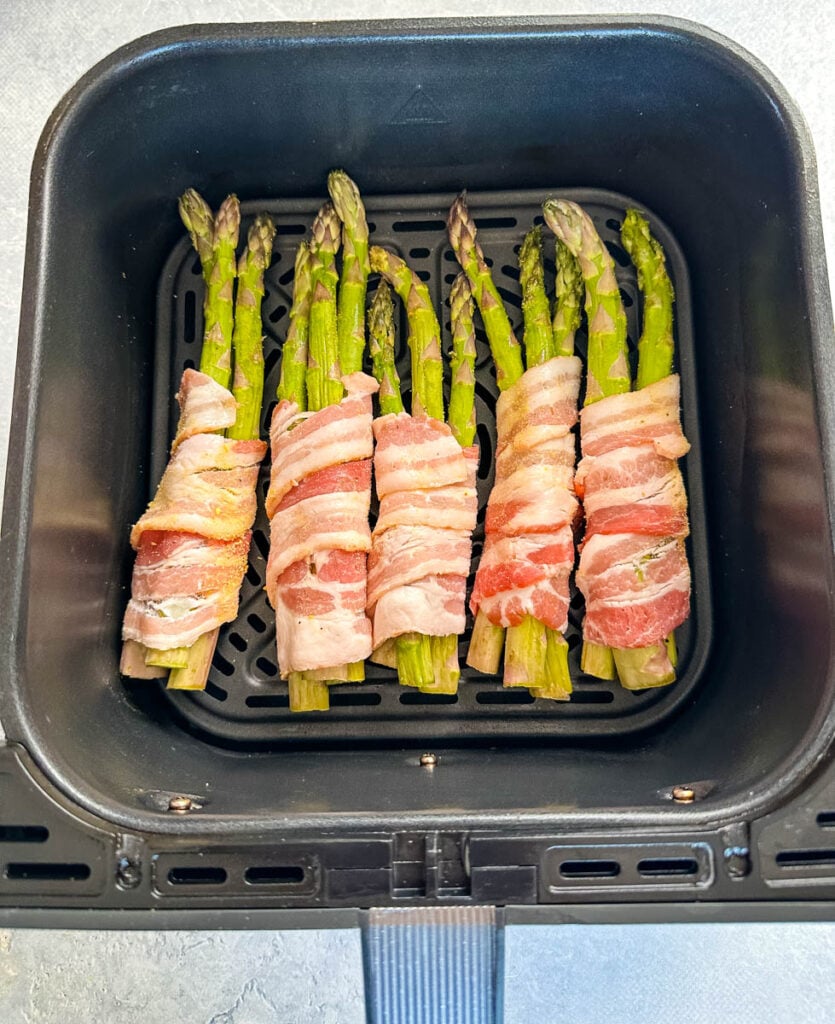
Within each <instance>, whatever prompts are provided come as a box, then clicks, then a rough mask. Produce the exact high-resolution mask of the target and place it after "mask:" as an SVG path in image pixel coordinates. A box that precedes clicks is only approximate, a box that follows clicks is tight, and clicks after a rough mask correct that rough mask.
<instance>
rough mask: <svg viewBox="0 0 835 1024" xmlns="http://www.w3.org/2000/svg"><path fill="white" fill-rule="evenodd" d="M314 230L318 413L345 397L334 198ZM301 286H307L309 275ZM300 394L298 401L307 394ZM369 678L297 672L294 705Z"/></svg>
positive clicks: (358, 672) (333, 669)
mask: <svg viewBox="0 0 835 1024" xmlns="http://www.w3.org/2000/svg"><path fill="white" fill-rule="evenodd" d="M312 234H313V239H312V241H311V243H310V253H311V260H310V270H311V279H312V295H311V298H310V312H309V324H308V339H307V341H308V351H307V377H306V383H307V407H308V410H309V411H310V412H318V411H319V410H320V409H323V408H325V407H326V406H328V405H335V404H336V403H337V402H339V401H341V399H342V396H343V394H344V388H343V386H342V379H341V369H342V368H341V366H340V360H339V340H338V339H339V333H338V327H337V287H338V281H339V278H338V275H337V272H336V253H337V252H338V250H339V238H340V222H339V217H338V216H337V213H336V209H335V208H334V205H333V203H331V202H327V203H325V204H324V205H323V206H322V208H321V209H320V210H319V212H318V214H317V215H316V218H315V220H314V222H313V229H312ZM299 258H300V259H301V258H302V257H299ZM301 287H305V281H304V280H303V281H302V282H301ZM293 305H294V307H296V306H297V305H300V306H301V305H302V303H301V302H299V303H297V302H296V301H295V296H294V303H293ZM302 308H303V307H302ZM294 344H295V342H294ZM361 364H362V350H360V365H361ZM294 397H295V399H296V401H298V398H299V397H301V396H298V395H297V396H294ZM300 407H301V406H300ZM364 678H365V673H364V668H363V666H362V665H359V664H355V665H345V664H343V665H334V666H330V667H328V668H325V669H317V670H315V671H313V672H291V673H290V676H289V689H290V710H291V711H326V710H327V709H328V707H329V706H330V698H329V694H328V683H329V682H332V683H336V682H360V681H362V679H364Z"/></svg>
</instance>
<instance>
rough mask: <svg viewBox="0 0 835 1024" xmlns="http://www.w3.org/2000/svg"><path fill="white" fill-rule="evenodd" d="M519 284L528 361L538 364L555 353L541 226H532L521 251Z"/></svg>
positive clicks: (533, 364) (534, 364) (531, 364)
mask: <svg viewBox="0 0 835 1024" xmlns="http://www.w3.org/2000/svg"><path fill="white" fill-rule="evenodd" d="M519 283H520V285H521V286H522V315H523V317H524V322H525V328H524V330H525V333H524V341H525V360H526V362H527V365H528V366H539V364H540V363H545V362H547V361H548V360H549V359H552V358H553V357H554V356H555V355H556V354H557V350H556V346H555V345H554V330H553V327H552V325H551V307H550V304H549V302H548V296H547V294H546V292H545V266H544V264H543V262H542V228H541V227H539V225H537V226H536V227H532V228H531V229H530V231H529V232H528V233H527V234H526V235H525V239H524V241H523V242H522V247H521V249H520V250H519Z"/></svg>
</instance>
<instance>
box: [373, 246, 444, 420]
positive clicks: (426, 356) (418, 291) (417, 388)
mask: <svg viewBox="0 0 835 1024" xmlns="http://www.w3.org/2000/svg"><path fill="white" fill-rule="evenodd" d="M370 259H371V269H372V270H373V271H374V272H375V273H377V274H380V275H382V277H383V278H385V280H386V281H388V283H389V284H390V285H391V286H392V288H393V289H394V290H395V291H396V292H397V294H398V295H399V296H400V300H401V302H402V303H403V305H404V306H405V308H406V317H407V319H408V322H409V351H410V353H411V363H412V415H413V416H431V417H432V418H433V419H436V420H443V418H444V393H443V375H444V367H443V362H442V361H441V325H440V324H439V323H438V317H437V316H436V315H435V310H434V309H433V307H432V299H431V298H430V296H429V289H428V288H427V287H426V285H425V284H424V283H423V281H421V279H420V278H419V277H418V276H417V274H416V273H415V272H414V271H413V270H411V269H410V268H409V267H408V266H407V265H406V264H405V263H404V262H403V260H401V259H400V257H399V256H396V255H395V254H394V253H393V252H389V251H388V250H387V249H382V248H380V246H378V245H373V246H372V247H371V253H370Z"/></svg>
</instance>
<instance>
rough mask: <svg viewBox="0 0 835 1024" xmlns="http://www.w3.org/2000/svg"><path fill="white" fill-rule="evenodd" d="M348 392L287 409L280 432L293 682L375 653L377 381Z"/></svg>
mask: <svg viewBox="0 0 835 1024" xmlns="http://www.w3.org/2000/svg"><path fill="white" fill-rule="evenodd" d="M343 383H344V385H345V390H346V394H345V397H344V398H343V399H342V401H341V402H339V404H338V405H330V406H327V407H326V408H324V409H321V410H320V411H318V412H315V413H301V412H299V408H298V406H297V405H296V404H295V403H294V402H288V401H282V402H280V403H279V404H278V406H277V408H276V410H275V412H274V413H273V419H272V424H271V426H270V443H271V447H272V459H273V464H272V474H271V478H270V490H269V493H268V495H267V502H266V504H267V515H268V516H270V555H269V559H268V562H267V582H266V590H267V595H268V597H269V599H270V603H271V604H272V606H273V608H274V609H275V615H276V648H277V654H278V663H279V667H280V670H281V675H282V677H283V678H286V677H287V676H288V675H289V674H290V673H291V672H305V671H310V670H313V669H320V668H332V667H334V666H337V665H342V664H345V663H351V662H356V661H364V660H365V659H366V658H367V657H368V656H369V655H370V654H371V623H370V622H369V620H368V618H367V617H366V614H365V603H366V554H367V552H368V551H369V550H370V548H371V530H370V528H369V525H368V513H369V508H370V504H371V456H372V454H373V450H374V437H373V434H372V429H371V421H372V408H371V397H372V395H373V394H374V393H375V392H376V390H377V382H376V381H375V380H374V379H373V378H371V377H369V376H367V375H366V374H364V373H354V374H350V375H349V376H347V377H344V378H343Z"/></svg>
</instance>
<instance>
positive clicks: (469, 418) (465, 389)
mask: <svg viewBox="0 0 835 1024" xmlns="http://www.w3.org/2000/svg"><path fill="white" fill-rule="evenodd" d="M449 307H450V319H451V324H452V355H451V357H450V369H451V371H452V377H451V385H450V390H449V426H450V429H451V430H452V433H453V435H454V436H455V440H456V441H457V442H458V443H459V444H460V445H461V447H462V448H469V446H470V445H471V444H472V443H473V441H474V440H475V428H476V418H475V357H476V347H475V328H474V326H473V296H472V292H471V290H470V285H469V283H468V281H467V277H466V275H465V274H464V273H461V274H459V275H458V277H456V278H455V281H454V283H453V285H452V289H451V290H450V293H449Z"/></svg>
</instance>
